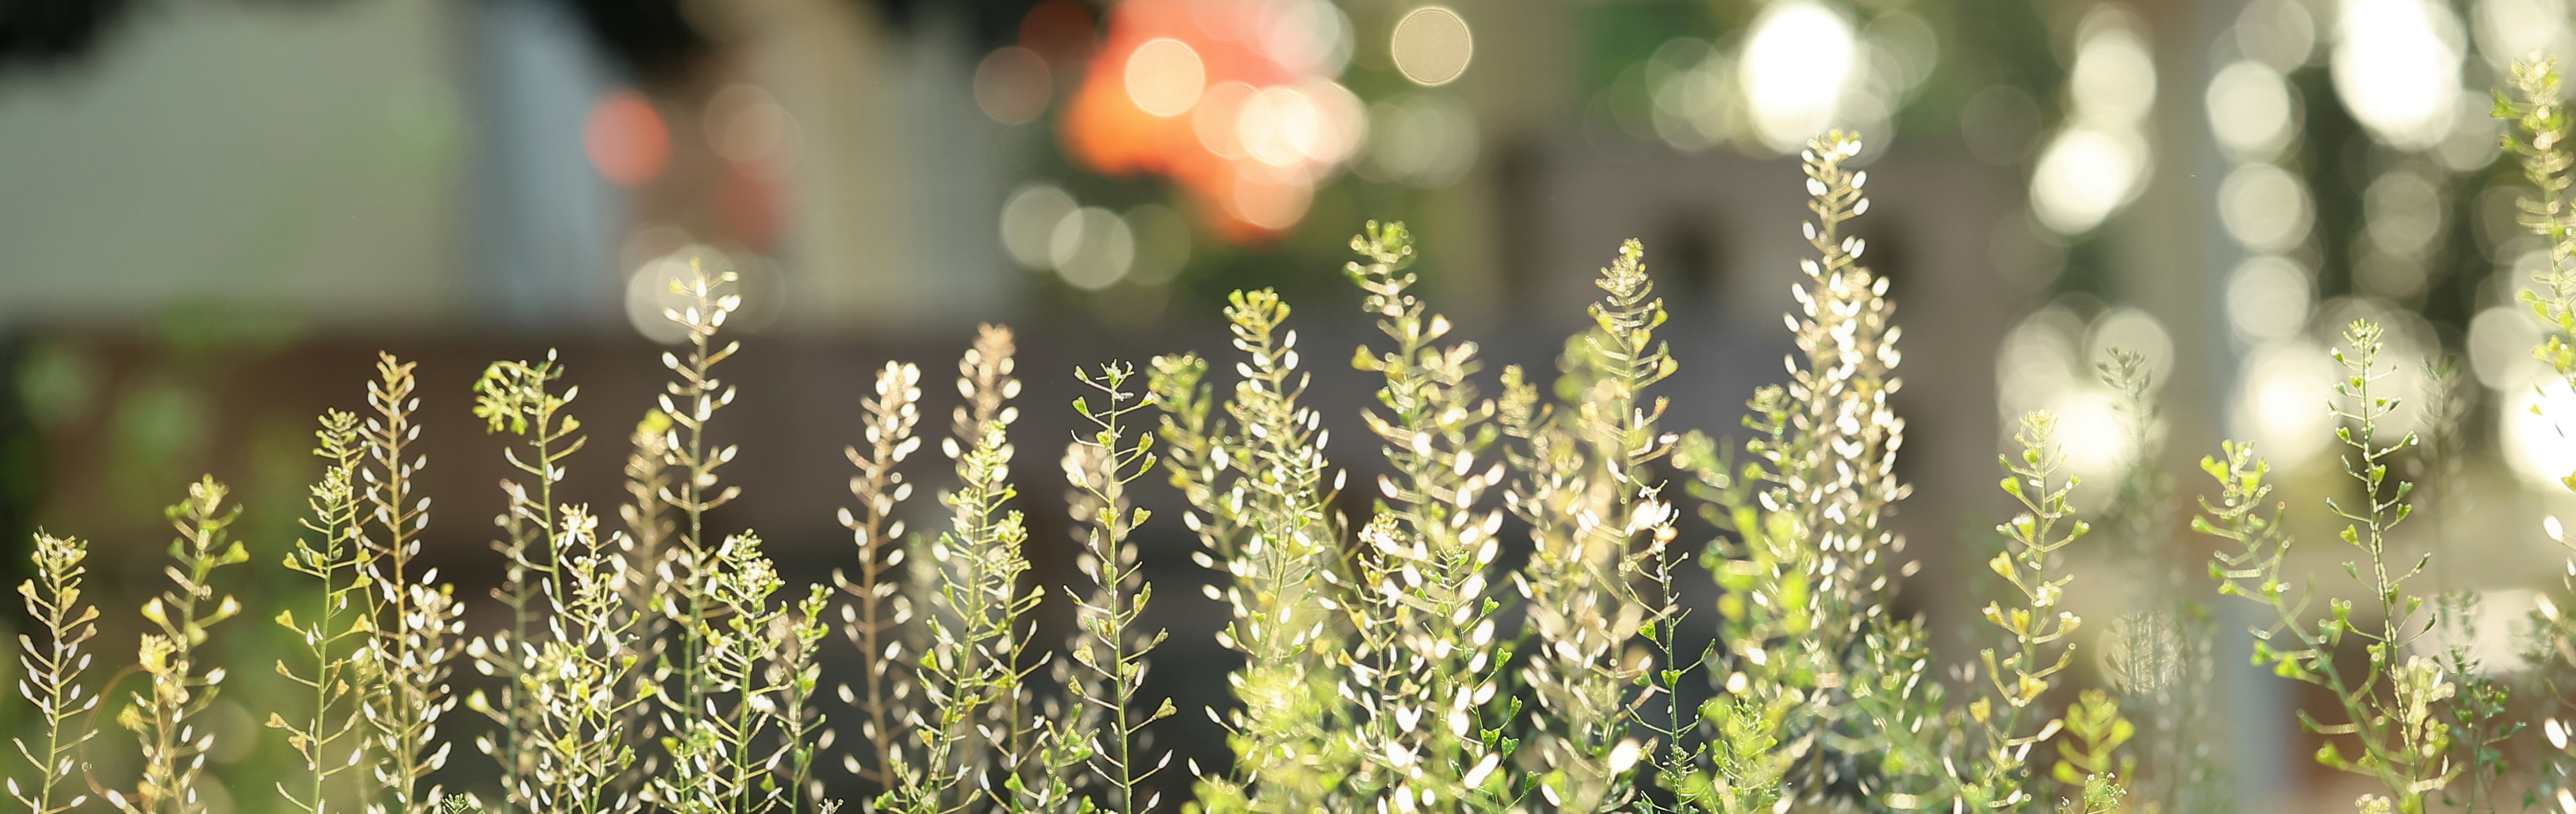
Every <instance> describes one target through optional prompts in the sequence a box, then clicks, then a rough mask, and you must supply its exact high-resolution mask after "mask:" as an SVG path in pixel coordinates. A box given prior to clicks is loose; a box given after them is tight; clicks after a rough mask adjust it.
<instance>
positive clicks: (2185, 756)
mask: <svg viewBox="0 0 2576 814" xmlns="http://www.w3.org/2000/svg"><path fill="white" fill-rule="evenodd" d="M2108 356H2109V358H2108V359H2107V360H2105V361H2103V362H2100V363H2098V364H2096V365H2095V370H2096V372H2097V374H2098V376H2099V379H2100V382H2101V384H2102V385H2103V386H2104V387H2107V388H2109V389H2110V390H2111V392H2112V393H2114V394H2116V395H2117V397H2118V401H2117V404H2118V408H2119V416H2120V424H2121V427H2122V429H2124V430H2126V431H2127V434H2128V437H2127V439H2126V444H2125V446H2126V447H2127V449H2128V451H2129V455H2128V461H2127V465H2126V466H2125V467H2124V468H2123V470H2122V472H2121V476H2120V480H2119V482H2118V484H2117V486H2116V488H2115V489H2114V492H2113V495H2112V499H2111V505H2110V506H2109V507H2108V508H2107V509H2106V510H2105V511H2104V513H2103V517H2102V518H2101V519H2102V522H2100V523H2097V524H2096V526H2097V529H2096V530H2095V532H2094V534H2095V535H2096V536H2107V537H2109V538H2111V539H2109V540H2108V541H2106V542H2108V543H2110V544H2111V545H2112V546H2113V547H2114V556H2115V559H2113V560H2112V562H2113V563H2115V564H2116V565H2115V566H2114V567H2117V568H2120V569H2124V570H2127V571H2130V572H2131V573H2136V574H2141V575H2143V578H2142V579H2139V580H2137V583H2136V584H2139V585H2140V586H2141V588H2142V589H2143V590H2140V591H2138V592H2137V593H2138V595H2137V597H2136V598H2135V599H2134V600H2132V603H2131V604H2130V605H2129V608H2128V611H2127V612H2126V613H2123V614H2122V615H2120V616H2119V617H2117V618H2115V619H2113V620H2112V623H2111V625H2112V627H2111V631H2110V632H2109V633H2108V634H2107V636H2106V638H2107V639H2109V641H2106V642H2104V643H2103V644H2104V646H2105V647H2106V648H2107V649H2108V650H2109V655H2108V657H2107V658H2106V659H2105V660H2104V666H2105V667H2106V668H2107V670H2106V672H2107V674H2106V675H2105V678H2106V679H2108V682H2109V683H2110V684H2111V685H2112V686H2113V687H2114V688H2116V689H2117V690H2118V691H2119V693H2120V696H2119V697H2118V698H2117V699H2116V701H2117V702H2118V703H2119V704H2120V705H2125V706H2128V707H2130V708H2131V709H2132V710H2133V711H2134V712H2135V713H2136V718H2137V721H2138V723H2136V724H2133V725H2131V729H2132V733H2133V734H2134V736H2135V740H2134V741H2133V742H2132V743H2131V745H2130V749H2131V753H2130V754H2128V755H2125V756H2123V757H2121V759H2120V760H2119V762H2118V763H2119V767H2120V770H2119V772H2118V775H2119V777H2120V781H2121V785H2122V786H2123V787H2124V790H2125V791H2127V792H2128V798H2127V799H2128V801H2129V802H2128V805H2129V806H2131V807H2133V808H2137V809H2139V810H2143V811H2151V812H2160V811H2206V810H2210V809H2211V808H2213V807H2218V806H2223V805H2225V804H2226V803H2225V801H2226V800H2227V799H2228V795H2229V794H2230V793H2231V790H2229V789H2226V788H2224V787H2223V780H2222V778H2221V776H2220V775H2221V774H2222V772H2223V770H2222V768H2221V767H2220V766H2219V765H2218V764H2217V761H2216V760H2215V759H2214V758H2213V756H2212V753H2211V750H2210V748H2209V744H2210V743H2211V742H2212V740H2213V729H2214V727H2213V725H2212V723H2211V713H2210V712H2209V709H2210V707H2211V705H2212V703H2211V702H2212V697H2211V694H2210V692H2209V686H2210V684H2211V683H2213V681H2214V680H2215V678H2216V674H2215V672H2214V670H2213V665H2212V662H2211V659H2210V640H2211V639H2212V638H2214V634H2215V633H2216V630H2217V628H2216V626H2215V624H2214V622H2213V620H2212V618H2211V614H2210V609H2209V607H2208V606H2207V605H2206V604H2204V603H2203V602H2201V600H2200V599H2199V598H2198V597H2197V596H2195V595H2194V594H2193V592H2192V591H2191V590H2189V585H2188V577H2187V575H2186V573H2185V572H2184V571H2183V570H2182V569H2181V568H2178V567H2176V566H2175V564H2174V563H2173V562H2171V561H2170V558H2169V557H2168V556H2167V554H2166V549H2167V548H2169V547H2170V545H2169V542H2168V541H2169V540H2170V539H2171V537H2172V529H2171V525H2172V524H2171V522H2170V520H2169V516H2170V514H2171V513H2172V512H2171V508H2172V507H2171V497H2172V493H2173V484H2172V478H2171V477H2169V476H2168V475H2167V474H2166V473H2165V471H2164V468H2163V466H2162V463H2161V459H2162V457H2163V452H2164V448H2165V444H2164V442H2165V430H2166V427H2165V423H2164V418H2163V415H2162V410H2161V408H2160V407H2159V405H2158V404H2157V403H2156V400H2155V391H2156V388H2157V387H2158V386H2159V385H2160V384H2161V383H2159V382H2156V381H2154V379H2153V372H2152V371H2151V370H2150V367H2149V362H2148V360H2147V358H2146V357H2145V356H2144V355H2142V354H2139V353H2137V352H2135V351H2131V350H2128V349H2125V348H2112V349H2110V352H2109V354H2108ZM2106 700H2111V699H2108V697H2107V696H2106ZM2079 723H2080V722H2079V718H2078V715H2077V711H2074V710H2070V712H2069V715H2068V718H2067V726H2068V733H2069V734H2070V735H2080V734H2081V733H2080V732H2079V731H2078V730H2077V727H2078V725H2079ZM2062 748H2063V745H2061V749H2062ZM2072 763H2073V761H2071V760H2066V761H2061V762H2060V764H2059V765H2060V766H2061V767H2068V768H2069V770H2071V771H2075V772H2077V773H2079V774H2080V775H2083V776H2088V777H2089V776H2091V775H2099V774H2102V773H2103V769H2101V768H2099V767H2101V766H2106V765H2110V764H2106V763H2103V762H2101V761H2098V760H2097V761H2092V762H2091V763H2090V765H2085V764H2074V765H2072V766H2070V764H2072ZM2056 776H2057V778H2058V780H2059V782H2061V783H2063V784H2066V785H2067V786H2068V788H2069V790H2072V791H2076V792H2077V793H2078V794H2079V795H2081V794H2082V792H2083V787H2082V785H2081V780H2079V779H2069V778H2068V777H2067V776H2066V775H2065V774H2064V773H2063V772H2061V773H2057V774H2056Z"/></svg>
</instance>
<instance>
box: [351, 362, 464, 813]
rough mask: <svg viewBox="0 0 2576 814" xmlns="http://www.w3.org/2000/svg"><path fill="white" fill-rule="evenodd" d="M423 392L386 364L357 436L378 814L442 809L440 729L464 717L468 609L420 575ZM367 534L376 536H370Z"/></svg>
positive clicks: (379, 365)
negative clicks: (453, 674) (417, 486)
mask: <svg viewBox="0 0 2576 814" xmlns="http://www.w3.org/2000/svg"><path fill="white" fill-rule="evenodd" d="M417 389H418V388H417V385H416V382H415V380H414V378H413V375H412V364H411V363H409V362H402V361H398V360H396V359H395V358H394V357H393V356H392V355H390V354H378V355H377V357H376V380H375V381H373V382H369V383H368V384H367V407H368V409H369V410H370V411H372V412H373V413H374V414H373V415H371V416H369V417H368V418H367V419H366V420H365V421H364V422H363V424H362V426H361V427H360V430H359V433H358V440H359V442H360V443H361V444H363V445H364V446H365V448H366V457H365V460H363V461H361V462H360V464H359V466H358V469H357V476H358V479H359V480H361V481H364V482H365V483H366V485H365V487H364V488H363V489H362V494H361V497H362V498H363V500H364V501H365V503H366V517H365V518H363V522H362V523H361V525H360V528H359V532H360V538H359V540H360V544H361V545H363V546H364V547H365V548H366V554H365V555H364V556H363V557H362V558H361V559H362V560H363V562H364V568H365V572H366V582H367V585H368V587H369V588H371V589H372V590H368V591H366V592H365V596H366V599H367V606H368V607H367V615H368V617H369V618H370V619H371V620H373V622H372V623H373V628H374V630H375V632H376V638H375V640H374V641H372V642H369V643H368V645H367V650H366V658H367V660H368V661H369V662H371V665H370V666H369V667H368V668H367V669H366V670H365V671H364V672H363V673H361V675H362V677H365V678H367V679H369V680H370V681H371V682H373V686H371V687H370V688H369V689H368V690H367V692H366V693H365V696H366V703H368V704H370V705H372V706H374V707H375V709H376V714H375V715H372V716H364V717H365V718H366V720H367V722H368V723H369V725H371V726H372V727H373V728H374V730H375V742H376V748H377V749H379V750H381V754H383V755H384V764H383V765H382V767H381V768H379V769H378V770H377V772H376V773H375V776H374V780H375V781H376V784H377V785H378V786H379V787H381V789H382V793H381V795H378V796H371V797H370V798H369V800H368V802H367V811H368V812H369V814H395V813H397V812H398V814H430V812H431V811H433V810H435V809H437V808H439V807H440V805H441V802H440V801H441V798H442V797H443V796H444V794H445V792H444V789H443V788H442V787H441V786H439V785H438V784H434V783H433V784H430V786H429V787H428V788H427V789H423V788H421V784H422V783H423V782H426V781H427V780H428V777H429V775H430V773H432V772H436V771H438V770H439V769H441V768H443V767H445V766H446V765H447V755H448V749H449V748H450V747H449V744H448V743H447V742H445V741H442V740H440V739H439V737H438V719H439V716H440V715H442V714H444V713H446V712H448V711H450V710H453V709H455V708H456V698H455V696H454V695H453V694H452V693H451V692H450V691H449V689H448V686H447V674H448V664H449V663H450V661H451V660H452V659H454V658H455V657H456V655H457V654H458V653H460V652H462V649H463V644H462V643H460V642H458V641H457V638H458V636H459V634H460V633H461V632H462V631H463V629H464V622H463V621H462V619H461V617H462V616H463V615H464V608H463V606H462V605H460V604H459V603H458V602H457V601H456V599H455V593H454V588H453V587H452V586H449V585H446V584H444V583H441V582H439V581H438V574H437V571H436V570H435V569H431V570H428V571H425V572H420V571H415V570H414V568H413V562H412V561H413V559H414V558H416V557H418V556H419V555H420V540H419V539H418V537H417V535H418V534H419V533H420V532H422V531H423V530H425V529H427V528H428V527H429V506H430V501H429V498H427V497H415V496H414V495H413V494H412V476H413V475H415V474H417V473H419V472H420V471H421V470H423V469H425V468H427V467H428V466H429V456H427V455H420V454H415V453H413V452H412V451H411V450H410V446H411V445H412V444H413V443H415V442H417V441H419V440H420V426H419V425H417V424H415V423H413V422H412V415H413V414H414V413H415V412H417V411H418V410H419V409H420V398H419V397H418V396H417V395H415V392H416V391H417ZM367 524H372V525H373V526H374V527H375V528H376V529H377V531H376V532H375V533H367V532H366V525H367Z"/></svg>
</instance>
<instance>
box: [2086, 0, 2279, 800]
mask: <svg viewBox="0 0 2576 814" xmlns="http://www.w3.org/2000/svg"><path fill="white" fill-rule="evenodd" d="M2247 4H2248V3H2247V0H2201V2H2195V3H2174V4H2148V5H2146V6H2144V7H2142V8H2141V9H2140V10H2141V11H2143V12H2144V13H2146V14H2148V15H2150V17H2151V25H2152V27H2153V30H2154V31H2155V32H2156V35H2157V36H2156V51H2157V54H2156V63H2157V65H2158V66H2160V70H2159V74H2160V76H2159V77H2158V82H2157V89H2158V94H2157V95H2158V97H2159V98H2158V99H2157V104H2158V107H2159V108H2160V109H2161V110H2162V111H2163V115H2161V116H2159V117H2157V122H2158V125H2157V132H2156V133H2155V135H2154V138H2155V139H2156V141H2157V143H2158V147H2157V154H2158V166H2159V169H2158V170H2157V172H2156V178H2155V180H2154V183H2153V184H2152V185H2151V186H2150V187H2149V189H2148V190H2147V194H2146V196H2145V199H2144V200H2141V201H2140V202H2138V204H2136V205H2134V206H2132V207H2131V209H2130V212H2131V213H2132V214H2131V215H2130V216H2129V218H2128V219H2127V220H2128V221H2129V228H2128V229H2127V230H2126V234H2124V235H2122V237H2123V238H2124V239H2125V241H2124V242H2125V243H2126V244H2127V245H2124V246H2122V247H2121V249H2120V251H2121V253H2122V254H2123V255H2125V256H2126V257H2127V259H2128V261H2129V262H2124V263H2119V264H2117V268H2120V269H2122V270H2123V272H2124V277H2123V278H2122V279H2120V280H2119V281H2118V286H2119V289H2120V293H2121V295H2122V296H2123V297H2124V298H2125V299H2127V300H2128V301H2129V302H2131V303H2133V304H2135V305H2137V306H2138V307H2141V308H2144V309H2146V310H2148V311H2149V312H2151V313H2153V314H2154V315H2155V316H2156V318H2157V319H2158V320H2160V321H2162V322H2163V323H2164V324H2165V325H2167V326H2169V327H2170V328H2171V333H2172V337H2173V340H2174V365H2173V370H2172V373H2171V374H2169V375H2170V376H2171V381H2169V382H2167V383H2166V385H2165V391H2164V393H2165V403H2166V404H2167V407H2168V409H2169V411H2170V412H2169V413H2168V417H2169V421H2170V426H2169V429H2168V431H2167V436H2166V446H2165V460H2164V461H2163V464H2164V465H2165V467H2166V471H2167V474H2168V476H2169V477H2171V478H2173V481H2172V482H2173V483H2174V484H2175V487H2176V490H2175V494H2176V497H2177V499H2180V500H2186V501H2187V500H2190V499H2191V498H2190V496H2192V495H2198V494H2203V493H2205V492H2206V489H2207V487H2208V485H2209V480H2208V478H2207V477H2206V476H2205V475H2202V474H2201V473H2200V472H2199V468H2198V467H2197V466H2196V465H2195V464H2196V463H2197V462H2198V461H2199V460H2200V458H2201V457H2202V456H2205V455H2213V454H2216V453H2217V450H2218V443H2219V440H2220V439H2221V438H2227V437H2243V436H2244V428H2239V427H2232V426H2229V425H2228V413H2229V411H2228V403H2229V400H2230V399H2231V398H2232V397H2233V390H2234V386H2235V382H2236V379H2237V369H2238V367H2239V364H2240V361H2241V360H2240V359H2239V356H2240V355H2241V352H2240V350H2239V349H2238V348H2237V347H2236V346H2235V343H2236V340H2235V339H2234V337H2233V334H2232V333H2231V332H2230V330H2229V328H2228V323H2227V316H2226V312H2225V303H2226V285H2227V276H2228V272H2229V271H2230V270H2231V269H2234V268H2235V267H2236V266H2237V264H2239V263H2242V262H2244V261H2245V260H2246V258H2247V256H2248V255H2247V254H2246V250H2245V248H2244V247H2243V246H2242V245H2240V244H2238V243H2237V242H2236V241H2235V240H2234V239H2233V238H2231V237H2230V236H2229V235H2228V233H2227V229H2226V226H2225V225H2224V224H2222V223H2221V222H2220V220H2219V212H2218V205H2217V201H2218V190H2219V184H2220V183H2221V182H2222V181H2224V180H2225V179H2226V177H2227V173H2228V170H2229V169H2230V166H2231V165H2230V164H2229V163H2228V159H2227V156H2226V155H2225V154H2223V153H2222V152H2221V150H2220V146H2219V144H2218V142H2217V141H2216V139H2215V137H2214V135H2213V131H2212V130H2211V129H2210V119H2209V106H2208V104H2207V103H2206V101H2205V98H2206V96H2207V94H2208V90H2209V85H2210V80H2211V79H2212V78H2213V77H2215V76H2216V74H2217V72H2218V69H2220V68H2222V67H2224V66H2226V65H2227V64H2228V63H2230V62H2233V61H2234V60H2235V57H2236V53H2237V50H2238V49H2237V45H2236V23H2237V20H2238V19H2239V18H2240V17H2242V16H2243V14H2244V11H2245V7H2246V5H2247ZM2173 544H2174V545H2176V546H2181V547H2184V549H2185V550H2184V551H2183V552H2179V553H2178V556H2177V557H2176V559H2177V560H2181V561H2183V562H2182V565H2183V573H2184V574H2185V575H2186V576H2188V577H2198V576H2199V575H2201V574H2202V573H2203V569H2202V567H2201V565H2200V564H2199V563H2198V562H2196V560H2198V559H2200V558H2201V557H2202V556H2204V552H2205V551H2206V550H2207V549H2208V547H2209V546H2208V545H2207V541H2206V539H2205V538H2202V537H2201V536H2200V535H2195V534H2191V533H2190V532H2189V531H2188V530H2187V528H2186V527H2182V526H2180V525H2179V524H2177V526H2176V527H2175V528H2174V530H2173ZM2202 587H2204V588H2206V587H2207V584H2206V583H2205V582H2202ZM2199 595H2200V596H2201V597H2202V601H2204V602H2208V603H2210V609H2211V611H2212V614H2213V618H2214V624H2215V628H2214V629H2213V633H2214V637H2215V639H2216V640H2215V641H2213V642H2211V643H2210V657H2211V662H2212V669H2213V670H2214V671H2215V672H2216V676H2215V679H2216V684H2217V692H2216V696H2217V699H2216V700H2217V703H2218V705H2219V710H2218V711H2217V712H2216V713H2214V714H2215V715H2216V716H2217V717H2216V721H2217V727H2218V729H2217V732H2216V733H2215V734H2217V735H2219V739H2218V740H2219V742H2218V743H2216V744H2212V745H2211V746H2212V748H2214V749H2216V750H2217V753H2216V754H2214V755H2212V756H2211V760H2212V762H2213V763H2214V765H2217V766H2220V767H2224V769H2225V770H2226V771H2227V772H2229V773H2230V776H2231V778H2232V780H2233V782H2234V785H2235V792H2236V793H2235V795H2234V797H2235V801H2236V803H2235V804H2236V806H2237V810H2239V811H2246V812H2268V811H2277V810H2281V809H2282V808H2283V807H2284V805H2285V804H2287V803H2290V802H2292V801H2293V797H2292V795H2295V794H2297V793H2298V791H2299V789H2298V788H2297V787H2296V786H2295V784H2296V782H2297V781H2296V780H2295V778H2297V777H2299V776H2300V775H2301V774H2302V773H2301V772H2300V771H2299V770H2298V767H2297V766H2295V765H2293V763H2292V762H2291V761H2292V759H2293V758H2292V757H2291V755H2292V751H2293V750H2294V749H2295V748H2296V747H2295V744H2294V743H2293V742H2292V740H2293V738H2294V737H2295V732H2294V731H2293V729H2292V727H2293V726H2294V723H2293V722H2294V721H2295V718H2294V717H2293V715H2292V712H2291V704H2292V699H2291V698H2290V689H2291V688H2290V686H2289V683H2288V682H2286V681H2283V680H2282V679H2280V678H2278V677H2275V676H2273V675H2272V674H2271V673H2270V672H2269V671H2267V670H2264V669H2262V668H2259V667H2255V666H2254V665H2252V664H2251V663H2250V662H2249V661H2248V660H2247V659H2246V654H2247V653H2250V652H2252V649H2253V639H2252V637H2251V636H2250V634H2249V633H2248V632H2247V631H2248V629H2249V626H2251V625H2252V624H2253V623H2254V622H2255V621H2256V620H2255V618H2254V613H2255V608H2253V607H2252V605H2251V603H2247V602H2244V601H2241V600H2236V599H2232V598H2227V597H2221V596H2218V595H2217V594H2216V593H2215V592H2213V591H2202V592H2201V593H2200V594H2199ZM2285 780H2287V781H2288V782H2289V783H2290V784H2292V785H2290V786H2288V787H2285V785H2284V781H2285Z"/></svg>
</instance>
